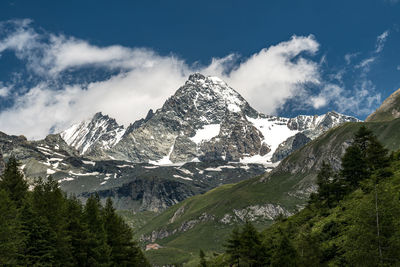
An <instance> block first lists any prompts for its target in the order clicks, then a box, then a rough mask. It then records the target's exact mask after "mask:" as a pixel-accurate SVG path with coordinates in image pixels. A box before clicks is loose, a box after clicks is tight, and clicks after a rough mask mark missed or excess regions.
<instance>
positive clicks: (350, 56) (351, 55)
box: [344, 52, 360, 65]
mask: <svg viewBox="0 0 400 267" xmlns="http://www.w3.org/2000/svg"><path fill="white" fill-rule="evenodd" d="M359 54H360V53H359V52H357V53H348V54H346V55H344V60H345V61H346V64H347V65H349V64H350V63H351V61H352V60H353V59H354V58H356V57H357V56H358V55H359Z"/></svg>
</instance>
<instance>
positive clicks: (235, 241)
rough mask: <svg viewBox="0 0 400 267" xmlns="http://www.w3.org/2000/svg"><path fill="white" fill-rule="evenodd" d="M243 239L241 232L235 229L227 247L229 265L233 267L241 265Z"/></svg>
mask: <svg viewBox="0 0 400 267" xmlns="http://www.w3.org/2000/svg"><path fill="white" fill-rule="evenodd" d="M240 251H241V237H240V230H239V228H238V227H235V228H234V229H233V230H232V233H231V234H230V236H229V238H228V240H227V243H226V245H225V252H226V254H228V255H229V263H230V264H231V265H234V264H236V265H237V266H239V265H240Z"/></svg>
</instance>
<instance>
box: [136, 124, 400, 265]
mask: <svg viewBox="0 0 400 267" xmlns="http://www.w3.org/2000/svg"><path fill="white" fill-rule="evenodd" d="M364 124H365V125H366V126H367V127H368V128H370V129H371V130H372V131H373V132H374V134H376V135H377V136H378V139H379V140H380V141H381V142H382V143H383V144H384V145H385V146H386V147H387V148H389V149H390V150H397V149H399V148H400V119H396V120H393V121H390V122H370V123H364ZM360 125H361V123H346V124H344V125H342V126H339V127H337V128H334V129H331V130H329V131H328V132H326V133H325V134H323V135H322V136H320V137H319V138H317V139H315V140H313V141H312V142H310V143H308V144H307V145H306V146H304V147H303V148H301V149H299V150H298V151H296V152H294V153H293V154H291V155H290V156H288V157H287V158H286V159H285V160H283V161H282V162H281V164H280V165H279V166H278V167H277V168H275V169H274V170H273V171H272V172H271V173H269V174H266V175H262V176H259V177H256V178H252V179H249V180H246V181H243V182H240V183H237V184H233V185H224V186H221V187H218V188H216V189H214V190H212V191H210V192H207V193H206V194H203V195H199V196H195V197H192V198H189V199H187V200H185V201H183V202H181V203H179V204H177V205H175V206H173V207H171V208H169V209H167V210H166V211H165V212H164V213H162V214H161V215H159V216H157V217H156V218H154V219H152V220H151V222H148V224H147V225H146V226H145V227H143V228H141V229H139V230H138V231H137V234H136V235H137V237H138V238H139V237H140V238H141V240H142V242H144V243H152V242H157V243H159V244H161V245H163V246H165V247H166V248H171V247H172V248H176V249H181V250H184V251H186V252H187V253H188V254H190V253H195V252H196V251H198V249H204V250H212V251H219V250H221V249H222V244H223V240H224V238H226V234H227V233H229V232H230V231H231V230H232V228H233V227H234V226H235V225H236V224H237V223H243V221H244V220H246V219H248V220H250V221H253V222H254V223H255V224H256V225H258V226H259V227H265V226H268V225H270V224H271V223H272V221H273V219H274V218H275V217H276V216H278V215H279V214H284V215H290V214H294V213H296V212H297V211H298V210H299V209H301V208H302V207H303V206H304V204H305V203H306V201H307V197H308V194H309V193H310V192H312V191H315V189H316V187H315V178H316V173H317V171H318V168H319V164H320V163H321V162H322V160H327V161H328V162H332V163H333V167H334V168H335V169H337V168H339V167H340V164H339V162H340V158H341V156H342V154H343V153H344V150H345V148H346V147H347V146H348V145H349V142H350V141H351V138H352V136H353V134H354V133H355V132H356V131H357V130H358V128H359V126H360ZM335 163H336V164H335ZM151 253H152V254H155V253H158V252H151ZM159 253H162V251H160V252H159ZM164 260H165V261H164V262H163V263H168V258H164Z"/></svg>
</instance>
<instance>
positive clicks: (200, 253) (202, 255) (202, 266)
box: [199, 249, 207, 267]
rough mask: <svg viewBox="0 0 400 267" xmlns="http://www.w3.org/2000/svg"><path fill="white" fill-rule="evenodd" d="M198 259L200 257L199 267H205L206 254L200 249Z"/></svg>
mask: <svg viewBox="0 0 400 267" xmlns="http://www.w3.org/2000/svg"><path fill="white" fill-rule="evenodd" d="M199 257H200V267H207V260H206V254H205V253H204V251H203V250H202V249H200V252H199Z"/></svg>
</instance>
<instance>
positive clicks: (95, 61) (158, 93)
mask: <svg viewBox="0 0 400 267" xmlns="http://www.w3.org/2000/svg"><path fill="white" fill-rule="evenodd" d="M8 23H14V24H13V25H14V30H13V31H11V32H9V33H8V34H7V35H6V36H5V37H4V38H3V39H0V44H1V45H0V53H1V52H2V51H4V50H10V51H14V52H15V54H16V56H17V57H18V58H19V59H21V60H23V61H24V62H25V63H26V66H27V69H28V71H29V72H30V74H31V75H32V74H35V75H37V76H38V77H41V80H42V82H41V83H39V84H37V85H36V86H33V87H32V88H30V89H29V88H28V90H26V92H27V93H25V94H22V95H20V96H18V97H17V98H16V99H15V104H14V105H13V106H12V107H11V108H9V109H7V110H3V111H2V112H1V113H0V129H1V131H5V132H7V133H9V134H25V135H27V137H28V138H33V139H37V138H43V137H44V136H45V135H46V134H48V132H49V131H50V129H52V130H55V131H60V130H63V129H65V128H66V127H68V126H69V125H70V124H71V123H75V122H78V121H81V120H82V119H86V118H88V117H90V116H92V115H93V114H94V113H95V112H98V111H102V112H104V113H105V114H109V115H110V116H112V117H114V118H116V119H117V121H118V122H119V123H122V124H124V125H128V124H129V123H131V122H134V121H135V120H137V119H139V118H141V117H143V116H144V115H145V114H146V113H147V111H148V110H149V109H150V108H158V107H160V106H161V105H162V104H163V102H164V101H165V100H166V99H167V98H168V97H169V96H170V95H172V94H173V93H174V92H175V90H176V89H178V87H179V86H181V85H182V84H183V83H184V81H185V80H186V79H187V77H188V75H189V74H190V73H192V72H195V71H199V72H202V73H205V74H208V75H216V76H220V77H221V78H223V79H225V80H226V81H227V82H228V83H229V84H230V85H231V86H232V87H233V88H235V89H236V90H238V91H239V92H240V93H241V94H242V95H243V96H244V97H245V98H246V99H247V100H249V102H250V104H252V105H254V107H255V108H257V109H259V110H260V111H262V112H265V113H275V112H276V110H277V109H278V108H279V107H280V106H281V105H282V104H283V103H284V102H285V101H286V100H287V99H290V98H292V97H295V96H296V95H298V94H304V93H305V91H304V86H303V85H304V84H307V83H314V84H318V83H320V76H319V66H318V64H317V63H316V62H314V61H311V60H309V59H306V57H305V56H304V55H303V54H304V53H308V54H309V55H314V54H315V53H316V52H317V51H318V47H319V44H318V42H317V41H316V40H315V38H314V37H313V36H306V37H301V36H299V37H297V36H294V37H292V38H291V39H290V40H289V41H286V42H281V43H279V44H277V45H274V46H271V47H269V48H265V49H262V50H261V51H260V52H258V53H255V54H253V55H251V56H250V57H249V58H246V59H243V58H240V57H239V56H238V55H235V54H231V55H228V56H226V57H223V58H219V59H218V58H215V59H213V60H212V62H211V63H210V64H209V65H208V66H196V65H194V66H190V65H188V64H187V63H185V62H184V61H183V60H182V59H180V58H177V57H175V56H173V55H168V56H161V55H159V54H157V53H155V52H154V51H152V50H149V49H139V48H127V47H122V46H118V45H115V46H108V47H98V46H94V45H91V44H89V43H88V42H87V41H84V40H79V39H76V38H72V37H66V36H63V35H54V34H46V33H40V34H39V33H37V32H36V31H35V30H34V29H33V28H31V27H30V26H29V21H24V22H21V21H16V22H8ZM0 36H1V35H0ZM236 62H240V64H239V65H237V64H236ZM83 66H85V67H87V66H91V67H102V68H106V69H116V70H119V73H118V74H115V75H113V76H111V77H109V78H107V79H104V80H102V81H92V82H89V83H84V84H80V83H75V84H72V85H71V84H70V83H69V84H66V83H64V82H63V72H64V71H66V70H71V69H72V70H73V69H75V70H77V69H78V70H79V68H80V67H83ZM55 83H56V84H57V85H58V86H57V88H58V89H54V87H53V85H54V84H55Z"/></svg>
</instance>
